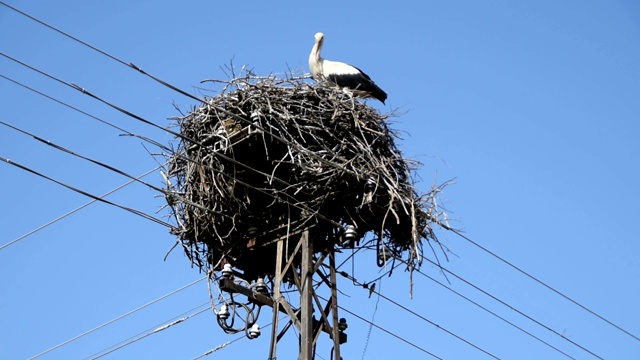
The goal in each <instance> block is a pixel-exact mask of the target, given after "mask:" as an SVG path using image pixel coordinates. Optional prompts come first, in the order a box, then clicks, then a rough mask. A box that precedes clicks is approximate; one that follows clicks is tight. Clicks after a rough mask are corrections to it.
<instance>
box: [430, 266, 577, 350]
mask: <svg viewBox="0 0 640 360" xmlns="http://www.w3.org/2000/svg"><path fill="white" fill-rule="evenodd" d="M418 273H420V274H422V275H423V276H425V277H426V278H427V279H429V280H432V281H433V282H435V283H436V284H438V285H440V286H442V287H444V288H445V289H447V290H449V291H451V292H453V293H454V294H456V295H458V296H459V297H461V298H463V299H465V300H467V301H468V302H470V303H472V304H473V305H475V306H477V307H479V308H480V309H482V310H484V311H486V312H488V313H489V314H491V315H493V316H495V317H496V318H498V319H500V320H502V321H504V322H506V323H507V324H509V325H511V326H513V327H514V328H516V329H518V330H520V331H522V332H523V333H525V334H527V335H529V336H530V337H532V338H534V339H536V340H538V341H539V342H541V343H543V344H545V345H546V346H548V347H550V348H552V349H553V350H555V351H557V352H559V353H561V354H562V355H564V356H566V357H568V358H570V359H574V360H575V358H574V357H572V356H571V355H569V354H567V353H565V352H564V351H562V350H560V349H558V348H557V347H555V346H553V345H551V344H549V343H548V342H546V341H544V340H542V339H541V338H539V337H537V336H535V335H533V334H532V333H530V332H528V331H527V330H525V329H523V328H521V327H520V326H518V325H516V324H514V323H512V322H511V321H509V320H507V319H505V318H504V317H502V316H500V315H498V314H496V313H495V312H493V311H491V310H489V309H487V308H486V307H484V306H482V305H480V304H479V303H477V302H475V301H473V300H471V299H470V298H468V297H466V296H464V295H462V294H461V293H459V292H458V291H456V290H454V289H452V288H450V287H449V286H447V285H445V284H443V283H442V282H440V281H438V280H436V279H434V278H433V277H431V276H429V275H427V274H425V273H423V272H421V271H419V270H418Z"/></svg>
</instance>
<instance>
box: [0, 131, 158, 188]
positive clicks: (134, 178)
mask: <svg viewBox="0 0 640 360" xmlns="http://www.w3.org/2000/svg"><path fill="white" fill-rule="evenodd" d="M0 125H4V126H6V127H9V128H11V129H13V130H15V131H18V132H20V133H22V134H24V135H27V136H31V137H32V138H34V139H35V140H38V141H40V142H41V143H43V144H46V145H48V146H51V147H53V148H54V149H57V150H60V151H63V152H66V153H67V154H70V155H73V156H76V157H79V158H81V159H83V160H87V161H89V162H91V163H93V164H96V165H98V166H101V167H103V168H105V169H108V170H111V171H113V172H115V173H117V174H120V175H122V176H124V177H127V178H129V179H130V180H133V181H137V182H139V183H141V184H143V185H146V186H148V187H149V188H150V189H152V190H155V191H157V192H159V193H161V194H164V195H171V194H168V193H167V191H165V189H161V188H159V187H157V186H155V185H151V184H149V183H148V182H145V181H142V180H140V179H138V178H137V177H135V176H133V175H130V174H128V173H126V172H124V171H122V170H120V169H118V168H116V167H114V166H111V165H108V164H105V163H103V162H100V161H97V160H94V159H92V158H89V157H86V156H84V155H80V154H78V153H76V152H74V151H71V150H69V149H67V148H65V147H62V146H60V145H57V144H55V143H53V142H51V141H49V140H46V139H43V138H41V137H39V136H38V135H34V134H33V133H30V132H28V131H26V130H23V129H20V128H19V127H17V126H14V125H11V124H8V123H6V122H4V121H2V120H0Z"/></svg>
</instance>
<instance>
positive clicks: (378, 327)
mask: <svg viewBox="0 0 640 360" xmlns="http://www.w3.org/2000/svg"><path fill="white" fill-rule="evenodd" d="M318 297H319V298H320V299H322V300H324V301H328V300H327V299H325V298H324V297H323V296H321V295H318ZM338 308H340V310H342V311H345V312H346V313H348V314H351V315H353V316H355V317H357V318H358V319H360V320H362V321H364V322H365V323H367V324H369V325H371V326H373V327H375V328H376V329H379V330H382V331H384V332H385V333H387V334H389V335H391V336H393V337H395V338H396V339H398V340H401V341H402V342H404V343H407V344H409V345H411V346H413V347H414V348H416V349H418V350H420V351H422V352H423V353H425V354H428V355H431V356H432V357H434V358H436V359H440V360H443V358H441V357H439V356H437V355H435V354H433V353H432V352H430V351H428V350H426V349H424V348H422V347H420V346H418V345H416V344H414V343H412V342H411V341H409V340H407V339H405V338H403V337H401V336H399V335H396V334H394V333H393V332H391V331H389V330H387V329H385V328H383V327H382V326H380V325H378V324H375V323H373V322H371V321H369V320H367V319H365V318H363V317H362V316H360V315H358V314H356V313H354V312H352V311H349V310H347V309H345V308H344V307H343V306H342V305H338Z"/></svg>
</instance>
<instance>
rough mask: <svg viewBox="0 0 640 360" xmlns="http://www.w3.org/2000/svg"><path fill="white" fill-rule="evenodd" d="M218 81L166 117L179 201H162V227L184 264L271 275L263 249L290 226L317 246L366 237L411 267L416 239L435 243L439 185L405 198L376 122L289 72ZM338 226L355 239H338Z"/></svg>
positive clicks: (406, 183) (402, 176)
mask: <svg viewBox="0 0 640 360" xmlns="http://www.w3.org/2000/svg"><path fill="white" fill-rule="evenodd" d="M223 83H224V88H223V90H222V91H221V92H220V93H219V94H218V95H217V96H214V97H211V98H208V99H207V103H206V104H204V105H201V106H199V107H197V108H194V109H193V110H192V111H191V112H190V113H189V114H187V115H186V116H184V117H181V118H177V119H176V120H177V124H178V125H179V127H180V133H181V134H182V135H183V137H181V138H180V139H179V144H178V146H177V148H176V150H175V152H174V153H173V154H171V155H170V158H169V163H170V166H169V173H168V179H170V181H169V180H167V187H168V190H169V191H170V192H171V193H174V194H177V195H179V196H176V197H175V199H184V201H180V200H177V201H173V202H172V203H170V204H169V205H170V207H171V209H172V211H173V214H172V215H173V216H174V217H175V218H176V219H178V227H177V228H176V230H174V232H175V235H176V236H178V238H179V240H180V241H181V242H182V244H183V248H184V249H185V251H186V252H187V255H188V256H189V258H190V259H191V260H192V262H193V263H195V264H196V265H197V266H199V267H201V268H204V269H205V270H209V269H210V268H211V267H214V266H217V265H219V264H220V263H221V262H225V261H228V262H231V263H232V264H233V266H234V267H236V268H237V269H240V270H243V271H245V273H247V272H248V273H250V274H256V275H258V276H265V275H273V274H272V272H273V271H274V266H273V264H274V263H275V256H272V255H273V253H274V252H273V251H274V250H273V249H272V248H269V247H268V246H265V244H270V243H272V242H273V240H274V239H275V238H277V237H279V236H283V234H284V232H286V231H288V230H287V229H288V226H287V224H288V223H289V222H290V223H291V228H290V231H291V232H295V231H299V230H300V229H301V228H303V227H308V226H313V227H314V230H313V231H314V239H315V240H314V243H315V244H316V246H315V247H316V248H317V249H316V250H317V251H322V250H323V249H324V248H326V246H336V245H338V246H359V244H358V241H357V240H359V239H360V238H362V237H363V236H364V235H365V234H366V233H368V232H373V233H374V234H378V237H379V240H378V241H379V242H380V243H382V244H383V245H384V246H385V247H387V248H388V249H389V251H390V252H391V254H392V255H393V256H395V257H397V258H400V259H401V260H403V261H406V262H407V264H409V267H410V268H413V267H416V266H419V265H420V263H421V259H422V256H423V251H422V246H423V243H424V242H425V241H426V242H430V241H433V242H436V243H437V241H438V240H437V238H436V236H435V233H434V232H433V229H432V225H433V224H437V223H438V222H443V221H444V222H446V216H445V215H446V214H444V213H443V212H439V210H438V207H437V198H436V195H437V194H438V193H439V191H440V189H441V187H438V186H434V187H433V188H432V189H430V190H429V192H427V193H426V194H419V193H417V192H416V190H415V189H414V186H413V182H412V176H411V174H412V171H413V170H414V167H415V166H416V164H415V163H413V162H411V161H409V160H406V159H404V158H403V157H402V154H401V152H400V151H399V150H398V148H397V147H396V145H395V139H396V136H395V133H394V132H393V131H392V130H391V129H389V127H388V125H387V115H384V114H380V113H379V112H378V111H377V110H375V109H373V108H371V107H369V106H367V105H366V104H364V103H362V102H360V101H359V100H356V99H353V98H352V97H351V96H350V95H348V94H345V93H344V92H343V91H342V90H340V89H336V88H331V87H325V86H321V85H315V84H313V85H312V84H309V83H308V82H306V81H305V80H304V79H303V78H300V77H287V78H284V79H283V78H279V77H275V76H270V77H255V76H250V75H247V76H245V77H239V78H234V79H232V80H229V81H227V82H223ZM193 204H198V205H199V206H197V207H196V206H193ZM207 210H209V211H207ZM220 213H223V214H225V215H226V216H220ZM347 225H352V226H355V228H356V231H357V234H358V235H357V237H356V238H355V240H354V239H353V238H352V239H351V242H350V243H346V242H345V239H346V237H345V236H342V234H343V233H344V229H345V228H346V226H347ZM438 244H439V243H438ZM285 281H286V280H285Z"/></svg>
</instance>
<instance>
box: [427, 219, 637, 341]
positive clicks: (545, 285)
mask: <svg viewBox="0 0 640 360" xmlns="http://www.w3.org/2000/svg"><path fill="white" fill-rule="evenodd" d="M431 220H432V221H434V222H435V223H437V224H438V225H440V226H441V227H442V228H443V229H445V230H449V231H452V232H453V233H455V234H456V235H458V236H460V237H461V238H463V239H464V240H466V241H468V242H469V243H471V244H472V245H474V246H476V247H477V248H479V249H480V250H482V251H484V252H486V253H488V254H489V255H491V256H493V257H495V258H496V259H498V260H500V261H501V262H503V263H504V264H506V265H508V266H509V267H511V268H513V269H514V270H516V271H518V272H520V273H521V274H523V275H525V276H526V277H528V278H529V279H531V280H533V281H535V282H537V283H538V284H540V285H542V286H544V287H545V288H547V289H548V290H551V291H552V292H554V293H556V294H557V295H560V296H561V297H563V298H564V299H566V300H568V301H569V302H571V303H573V304H574V305H576V306H578V307H580V308H581V309H583V310H584V311H586V312H588V313H589V314H591V315H593V316H595V317H597V318H598V319H600V320H602V321H604V322H606V323H607V324H609V325H611V326H613V327H614V328H616V329H618V330H619V331H621V332H623V333H625V334H627V335H628V336H630V337H632V338H634V339H635V340H637V341H640V337H638V336H636V335H634V334H632V333H631V332H629V331H627V330H625V329H624V328H622V327H621V326H619V325H617V324H615V323H614V322H613V321H611V320H608V319H607V318H605V317H604V316H602V315H600V314H598V313H596V312H595V311H593V310H591V309H589V308H588V307H587V306H585V305H582V304H581V303H579V302H578V301H576V300H574V299H572V298H571V297H569V296H568V295H565V294H564V293H562V292H560V291H559V290H556V289H555V288H553V287H552V286H551V285H548V284H547V283H545V282H544V281H542V280H540V279H538V278H537V277H535V276H533V275H531V274H529V273H528V272H526V271H524V270H522V269H521V268H519V267H518V266H516V265H514V264H513V263H511V262H509V261H508V260H506V259H504V258H503V257H501V256H499V255H497V254H496V253H494V252H493V251H491V250H489V249H487V248H486V247H484V246H482V245H480V244H478V243H477V242H475V241H473V240H472V239H471V238H469V237H468V236H465V235H464V234H462V232H461V231H460V230H456V229H454V228H452V227H450V226H448V225H447V224H444V223H443V222H442V221H438V219H431ZM437 266H439V265H437Z"/></svg>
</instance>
